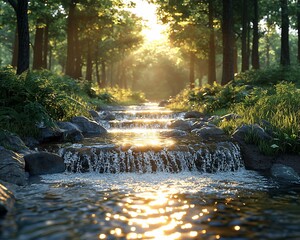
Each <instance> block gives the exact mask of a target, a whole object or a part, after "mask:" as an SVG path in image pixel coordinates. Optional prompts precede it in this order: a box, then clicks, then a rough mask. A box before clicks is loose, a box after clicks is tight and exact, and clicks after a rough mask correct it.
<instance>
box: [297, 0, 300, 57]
mask: <svg viewBox="0 0 300 240" xmlns="http://www.w3.org/2000/svg"><path fill="white" fill-rule="evenodd" d="M297 31H298V56H297V59H298V63H300V0H298V1H297Z"/></svg>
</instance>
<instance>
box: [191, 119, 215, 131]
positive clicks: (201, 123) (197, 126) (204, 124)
mask: <svg viewBox="0 0 300 240" xmlns="http://www.w3.org/2000/svg"><path fill="white" fill-rule="evenodd" d="M202 127H216V125H215V124H212V123H209V122H206V121H196V122H194V123H193V124H192V130H194V129H200V128H202Z"/></svg>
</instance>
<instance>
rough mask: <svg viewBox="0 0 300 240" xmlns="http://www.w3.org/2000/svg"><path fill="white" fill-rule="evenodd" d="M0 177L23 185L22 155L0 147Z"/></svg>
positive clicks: (24, 174)
mask: <svg viewBox="0 0 300 240" xmlns="http://www.w3.org/2000/svg"><path fill="white" fill-rule="evenodd" d="M0 179H1V180H2V181H5V182H9V183H13V184H17V185H25V184H26V183H27V176H26V173H25V161H24V158H23V157H22V155H20V154H18V153H15V152H13V151H11V150H8V149H5V148H3V147H0Z"/></svg>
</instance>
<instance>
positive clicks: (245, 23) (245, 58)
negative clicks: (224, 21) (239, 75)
mask: <svg viewBox="0 0 300 240" xmlns="http://www.w3.org/2000/svg"><path fill="white" fill-rule="evenodd" d="M242 8H243V9H242V72H244V71H247V70H249V52H248V47H247V46H248V41H249V39H248V32H249V16H248V0H243V5H242Z"/></svg>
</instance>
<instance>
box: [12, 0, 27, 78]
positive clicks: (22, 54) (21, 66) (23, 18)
mask: <svg viewBox="0 0 300 240" xmlns="http://www.w3.org/2000/svg"><path fill="white" fill-rule="evenodd" d="M8 2H9V3H10V5H11V6H12V7H13V8H14V10H15V12H16V16H17V29H18V63H17V74H21V73H23V72H24V71H26V70H28V69H29V27H28V14H27V11H28V0H18V1H17V2H16V1H14V0H8Z"/></svg>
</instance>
